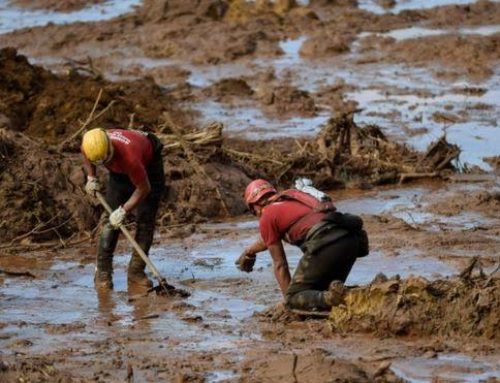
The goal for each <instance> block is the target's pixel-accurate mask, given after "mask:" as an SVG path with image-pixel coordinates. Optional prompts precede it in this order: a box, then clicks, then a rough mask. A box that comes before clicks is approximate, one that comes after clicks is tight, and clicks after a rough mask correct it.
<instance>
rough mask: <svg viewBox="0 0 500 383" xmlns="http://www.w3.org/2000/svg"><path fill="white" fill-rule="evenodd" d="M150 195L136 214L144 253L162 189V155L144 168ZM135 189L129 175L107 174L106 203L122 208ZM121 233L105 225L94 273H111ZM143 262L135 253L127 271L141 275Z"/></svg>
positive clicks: (149, 242) (151, 231)
mask: <svg viewBox="0 0 500 383" xmlns="http://www.w3.org/2000/svg"><path fill="white" fill-rule="evenodd" d="M147 173H148V177H149V182H150V184H151V192H150V193H149V194H148V196H147V197H146V198H145V199H144V200H143V201H141V203H140V204H139V206H137V208H136V211H135V221H136V232H135V240H136V241H137V243H138V244H139V246H140V247H141V249H142V250H144V252H145V253H146V254H148V252H149V248H150V247H151V244H152V242H153V235H154V231H155V220H156V213H157V211H158V205H159V203H160V200H161V197H162V195H163V192H164V189H165V175H164V171H163V160H162V158H161V152H160V151H159V152H158V153H156V154H155V156H154V158H153V161H152V162H151V164H150V166H148V168H147ZM134 190H135V187H134V185H133V184H132V183H131V182H130V180H129V178H128V176H126V175H123V174H116V173H110V175H109V179H108V184H107V187H106V201H107V202H108V204H109V205H110V206H111V209H113V210H114V209H117V208H118V207H119V206H120V205H123V204H124V203H125V202H126V201H127V200H128V199H129V198H130V196H131V195H132V193H133V192H134ZM119 235H120V230H119V229H115V228H114V227H113V226H111V224H110V223H109V222H107V223H106V224H105V225H104V227H103V229H102V232H101V236H100V238H99V247H98V249H97V271H98V272H104V273H109V274H111V273H112V271H113V253H114V251H115V248H116V244H117V243H118V237H119ZM145 266H146V263H145V262H144V261H143V260H142V258H141V257H140V255H139V254H138V253H137V252H136V251H135V250H134V252H133V253H132V257H131V259H130V263H129V268H128V272H129V273H133V274H138V273H139V274H140V273H142V272H144V268H145Z"/></svg>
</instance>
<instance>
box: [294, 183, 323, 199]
mask: <svg viewBox="0 0 500 383" xmlns="http://www.w3.org/2000/svg"><path fill="white" fill-rule="evenodd" d="M295 188H296V189H297V190H300V191H301V192H304V193H307V194H309V195H312V196H313V197H314V198H316V199H317V200H319V201H322V202H327V201H331V198H330V196H329V195H327V194H325V193H323V192H322V191H320V190H318V189H316V188H315V187H314V186H313V183H312V181H311V180H310V179H309V178H299V179H297V180H295Z"/></svg>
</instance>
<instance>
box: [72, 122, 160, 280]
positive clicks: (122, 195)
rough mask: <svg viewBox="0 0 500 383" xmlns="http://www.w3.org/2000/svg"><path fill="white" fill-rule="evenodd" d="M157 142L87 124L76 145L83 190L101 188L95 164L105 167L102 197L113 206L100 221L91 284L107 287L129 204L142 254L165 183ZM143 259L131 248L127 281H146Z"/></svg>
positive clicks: (152, 137) (145, 136) (93, 192)
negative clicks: (80, 158)
mask: <svg viewBox="0 0 500 383" xmlns="http://www.w3.org/2000/svg"><path fill="white" fill-rule="evenodd" d="M162 147H163V145H162V144H161V142H160V140H159V139H158V137H156V136H155V135H154V134H152V133H145V132H140V131H135V130H125V129H108V130H104V129H99V128H98V129H92V130H89V131H88V132H86V133H85V134H84V136H83V139H82V146H81V151H82V154H83V164H84V168H85V171H86V173H87V184H86V185H85V191H86V192H87V193H88V194H89V195H91V196H93V197H95V195H96V192H98V191H100V190H101V185H100V184H99V182H98V179H97V177H96V166H97V165H104V166H105V167H106V168H107V169H108V171H109V178H108V183H107V186H106V201H107V202H108V204H109V205H110V206H111V209H113V213H112V214H110V216H109V221H108V222H106V224H105V225H104V227H103V229H102V232H101V235H100V238H99V245H98V248H97V261H96V273H95V283H96V287H101V288H107V289H112V288H113V280H112V274H113V252H114V251H115V248H116V244H117V242H118V236H119V233H120V230H119V228H120V225H122V224H123V222H124V220H125V217H126V216H127V214H128V213H129V212H131V211H132V210H134V209H135V210H136V211H135V216H136V224H137V228H136V233H135V240H136V241H137V243H138V244H139V246H140V247H141V248H142V249H143V250H144V252H145V253H146V254H148V252H149V248H150V247H151V243H152V242H153V235H154V230H155V220H156V212H157V211H158V205H159V203H160V200H161V197H162V195H163V192H164V189H165V174H164V171H163V159H162V155H161V150H162ZM145 265H146V264H145V262H144V261H143V260H142V258H141V257H140V255H139V254H138V253H137V252H136V251H134V252H133V253H132V257H131V259H130V262H129V266H128V273H127V276H128V284H129V287H130V286H137V287H145V288H149V287H152V285H153V284H152V282H151V281H150V280H149V279H148V277H147V276H146V274H145V272H144V268H145Z"/></svg>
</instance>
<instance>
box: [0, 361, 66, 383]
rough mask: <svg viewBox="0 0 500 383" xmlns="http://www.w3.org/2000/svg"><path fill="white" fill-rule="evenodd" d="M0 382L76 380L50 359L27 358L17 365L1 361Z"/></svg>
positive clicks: (63, 382)
mask: <svg viewBox="0 0 500 383" xmlns="http://www.w3.org/2000/svg"><path fill="white" fill-rule="evenodd" d="M0 381H2V382H60V383H71V382H74V381H75V380H74V379H73V378H72V377H71V376H70V375H69V374H67V373H62V372H61V371H59V370H58V369H57V368H56V367H55V366H54V363H53V362H52V361H50V360H49V359H44V358H42V359H35V358H25V359H24V360H19V362H17V363H15V364H14V363H12V364H11V363H4V362H3V361H2V360H0Z"/></svg>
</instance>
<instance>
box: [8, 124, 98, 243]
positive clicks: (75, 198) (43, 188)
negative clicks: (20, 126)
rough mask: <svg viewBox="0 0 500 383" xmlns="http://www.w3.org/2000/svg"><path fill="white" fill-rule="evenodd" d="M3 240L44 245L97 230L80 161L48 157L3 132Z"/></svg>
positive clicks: (27, 142) (43, 149)
mask: <svg viewBox="0 0 500 383" xmlns="http://www.w3.org/2000/svg"><path fill="white" fill-rule="evenodd" d="M0 151H1V153H0V156H1V157H2V161H1V162H2V172H1V173H0V222H1V224H0V238H2V240H3V241H10V240H14V239H15V240H18V241H22V240H24V241H44V240H49V239H54V238H61V239H62V238H68V237H70V236H71V235H72V234H73V233H75V232H83V231H86V230H90V229H91V228H93V226H95V223H96V217H95V216H94V214H95V211H94V209H93V208H92V205H91V204H90V203H89V201H87V200H86V198H84V193H83V192H82V190H81V186H82V185H83V183H84V173H83V171H82V169H81V165H80V164H79V163H78V158H76V157H75V156H73V158H68V157H66V156H64V155H62V154H59V153H57V152H54V151H51V152H49V151H48V150H47V149H46V147H44V145H42V144H39V143H38V142H35V141H33V140H31V139H30V138H28V137H27V136H25V135H24V134H21V133H19V132H14V131H11V130H7V129H0Z"/></svg>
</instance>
